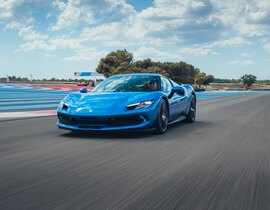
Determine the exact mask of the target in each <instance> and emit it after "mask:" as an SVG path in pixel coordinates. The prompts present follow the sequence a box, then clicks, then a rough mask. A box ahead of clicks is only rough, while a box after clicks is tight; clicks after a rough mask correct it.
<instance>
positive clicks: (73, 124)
mask: <svg viewBox="0 0 270 210" xmlns="http://www.w3.org/2000/svg"><path fill="white" fill-rule="evenodd" d="M128 112H129V111H128ZM157 114H158V108H153V109H144V110H136V111H134V112H132V111H131V112H129V113H124V114H115V115H113V114H108V115H107V114H103V115H92V114H88V115H77V114H69V113H67V112H61V111H58V121H57V126H58V127H59V128H62V129H67V130H81V131H92V130H96V131H97V130H99V131H114V130H147V129H151V128H153V126H154V123H155V120H156V117H157Z"/></svg>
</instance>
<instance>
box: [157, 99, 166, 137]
mask: <svg viewBox="0 0 270 210" xmlns="http://www.w3.org/2000/svg"><path fill="white" fill-rule="evenodd" d="M168 118H169V110H168V105H167V103H166V101H165V100H164V99H161V101H160V102H159V110H158V116H157V119H156V122H155V128H156V132H157V133H158V134H163V133H165V132H166V130H167V127H168Z"/></svg>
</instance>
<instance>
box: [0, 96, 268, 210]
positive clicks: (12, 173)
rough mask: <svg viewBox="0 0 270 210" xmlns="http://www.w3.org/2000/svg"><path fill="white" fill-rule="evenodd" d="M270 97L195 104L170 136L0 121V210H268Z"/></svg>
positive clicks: (51, 120)
mask: <svg viewBox="0 0 270 210" xmlns="http://www.w3.org/2000/svg"><path fill="white" fill-rule="evenodd" d="M269 108H270V94H269V93H256V94H252V95H239V96H233V97H224V98H216V99H209V100H202V101H199V102H198V118H197V122H196V123H194V124H185V123H178V124H175V125H172V126H170V128H169V129H168V131H167V133H166V134H164V135H154V134H151V133H147V132H146V133H141V132H139V133H138V132H135V133H134V132H132V133H130V132H124V133H84V134H76V133H75V134H74V133H70V132H69V131H65V130H58V129H57V128H56V125H55V122H56V118H55V117H41V118H32V119H20V120H7V121H1V122H0V180H1V184H0V209H8V210H9V209H207V210H209V209H237V210H238V209H260V210H261V209H270V199H269V198H270V152H269V151H270V123H269V121H270V109H269Z"/></svg>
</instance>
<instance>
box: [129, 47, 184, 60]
mask: <svg viewBox="0 0 270 210" xmlns="http://www.w3.org/2000/svg"><path fill="white" fill-rule="evenodd" d="M134 57H135V59H136V60H138V59H147V58H150V59H153V60H167V61H168V60H180V59H181V58H182V57H181V55H180V54H178V53H170V52H168V51H160V50H157V49H155V48H149V47H140V48H139V49H138V50H137V51H135V52H134Z"/></svg>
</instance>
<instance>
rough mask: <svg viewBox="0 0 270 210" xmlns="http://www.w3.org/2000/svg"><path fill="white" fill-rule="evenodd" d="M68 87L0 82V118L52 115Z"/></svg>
mask: <svg viewBox="0 0 270 210" xmlns="http://www.w3.org/2000/svg"><path fill="white" fill-rule="evenodd" d="M71 89H72V87H71V88H70V87H69V88H58V89H52V88H47V86H46V85H43V86H42V85H35V86H34V85H32V86H31V85H23V84H8V85H7V84H0V119H1V118H7V117H9V118H13V117H29V116H33V117H34V116H47V115H54V114H55V113H56V112H55V110H56V108H57V106H58V104H59V102H60V101H61V100H62V99H63V98H64V97H65V96H66V95H67V94H69V93H72V92H75V91H76V92H78V91H79V88H78V87H76V85H74V88H73V90H71ZM243 94H254V92H246V91H235V92H232V91H231V92H228V91H223V92H221V91H218V92H214V91H211V92H199V93H197V99H198V100H204V99H212V98H219V97H229V96H235V95H243ZM11 112H16V113H11Z"/></svg>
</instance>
